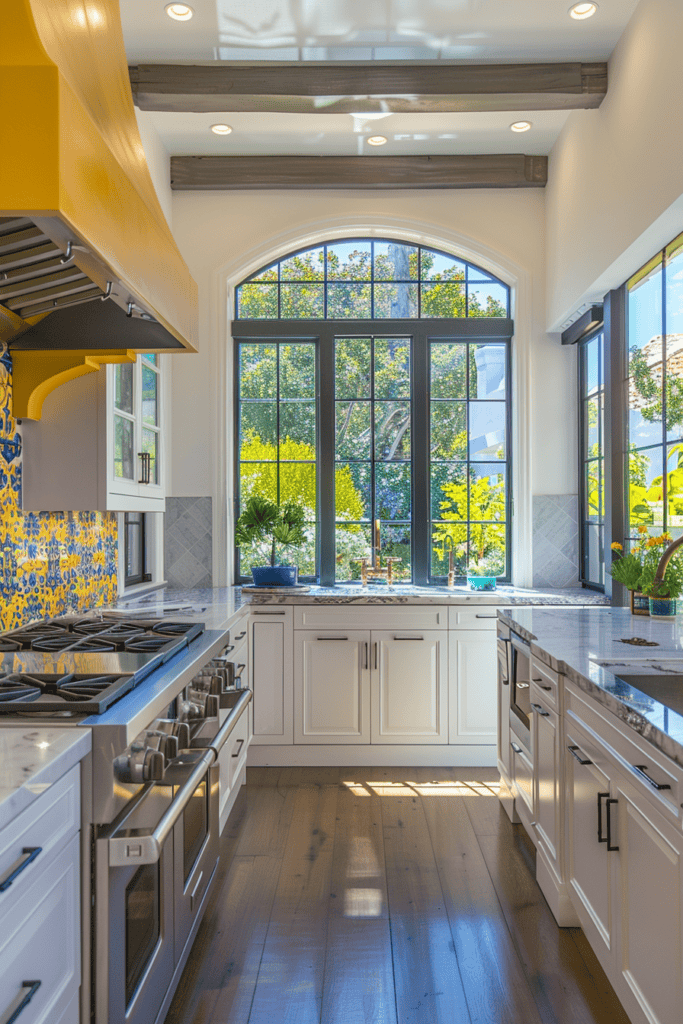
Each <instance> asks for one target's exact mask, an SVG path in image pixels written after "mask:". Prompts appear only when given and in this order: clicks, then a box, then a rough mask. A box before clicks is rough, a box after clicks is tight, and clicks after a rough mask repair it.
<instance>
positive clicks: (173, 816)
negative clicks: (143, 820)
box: [108, 689, 252, 868]
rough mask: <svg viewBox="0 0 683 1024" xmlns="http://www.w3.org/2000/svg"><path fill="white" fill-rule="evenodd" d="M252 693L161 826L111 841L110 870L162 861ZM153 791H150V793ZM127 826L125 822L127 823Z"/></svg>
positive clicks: (231, 717) (230, 717) (217, 737)
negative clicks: (183, 817)
mask: <svg viewBox="0 0 683 1024" xmlns="http://www.w3.org/2000/svg"><path fill="white" fill-rule="evenodd" d="M251 696H252V693H251V690H246V689H245V690H243V691H242V693H241V694H240V697H239V700H238V701H237V703H236V704H235V706H234V708H233V709H232V711H231V713H230V714H229V715H228V717H227V718H226V720H225V722H224V723H223V725H222V726H221V727H220V729H219V730H218V732H217V733H216V735H215V736H214V738H213V741H212V743H211V745H210V746H209V747H207V749H206V753H205V754H202V756H201V757H200V759H199V760H198V761H197V764H196V766H195V768H194V769H193V770H192V772H191V773H190V775H188V777H187V780H186V781H185V782H184V783H183V785H182V786H181V787H180V788H179V789H178V792H177V793H176V795H175V797H174V798H173V800H172V801H171V803H170V805H169V807H168V809H167V810H166V812H165V813H164V815H163V817H162V818H161V820H160V822H159V824H158V825H157V827H156V828H155V829H154V831H152V832H147V831H145V830H143V829H141V830H140V831H131V832H129V833H128V835H122V836H117V834H116V831H118V829H117V830H116V831H115V832H114V834H113V835H112V836H111V837H110V838H109V840H108V843H109V866H110V867H112V868H122V867H133V866H135V865H138V864H156V863H157V861H158V860H159V858H160V857H161V850H162V848H163V845H164V843H165V842H166V840H167V839H168V837H169V835H170V834H171V831H172V830H173V826H174V825H175V823H176V822H177V821H178V819H179V817H180V815H181V814H182V813H183V811H184V810H185V808H186V807H187V805H188V804H189V802H190V800H191V799H192V796H193V794H194V791H195V789H196V788H197V786H198V785H199V784H200V782H201V781H202V779H203V778H204V776H205V775H206V773H207V772H208V770H209V768H211V766H212V765H213V764H215V762H216V760H217V759H218V755H219V753H220V751H221V748H222V747H223V746H224V744H225V743H226V742H227V740H228V738H229V737H230V734H231V733H232V731H233V729H234V728H235V726H236V725H237V722H238V720H239V719H240V718H241V716H242V712H243V711H244V709H245V707H246V706H247V704H248V703H249V701H250V700H251ZM152 788H153V787H150V791H151V789H152ZM123 825H125V822H124V823H123Z"/></svg>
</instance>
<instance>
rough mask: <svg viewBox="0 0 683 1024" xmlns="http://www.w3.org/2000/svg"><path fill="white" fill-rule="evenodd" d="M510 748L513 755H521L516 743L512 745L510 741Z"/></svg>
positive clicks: (520, 749)
mask: <svg viewBox="0 0 683 1024" xmlns="http://www.w3.org/2000/svg"><path fill="white" fill-rule="evenodd" d="M510 746H511V747H512V749H513V750H514V752H515V754H521V753H522V748H521V747H518V746H517V744H516V743H513V742H512V741H510Z"/></svg>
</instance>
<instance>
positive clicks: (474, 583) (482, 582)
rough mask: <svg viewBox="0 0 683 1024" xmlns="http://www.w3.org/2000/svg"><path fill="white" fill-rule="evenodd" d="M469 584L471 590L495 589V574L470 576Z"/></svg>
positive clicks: (468, 578)
mask: <svg viewBox="0 0 683 1024" xmlns="http://www.w3.org/2000/svg"><path fill="white" fill-rule="evenodd" d="M467 586H468V587H469V588H470V590H495V589H496V577H495V576H468V577H467Z"/></svg>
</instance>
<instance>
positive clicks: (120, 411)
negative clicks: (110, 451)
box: [114, 363, 136, 483]
mask: <svg viewBox="0 0 683 1024" xmlns="http://www.w3.org/2000/svg"><path fill="white" fill-rule="evenodd" d="M135 370H136V366H135V365H134V364H133V363H119V364H117V365H116V366H115V367H114V476H115V477H116V479H118V480H128V481H130V482H131V483H132V482H133V481H135V461H136V460H135V377H136V374H135Z"/></svg>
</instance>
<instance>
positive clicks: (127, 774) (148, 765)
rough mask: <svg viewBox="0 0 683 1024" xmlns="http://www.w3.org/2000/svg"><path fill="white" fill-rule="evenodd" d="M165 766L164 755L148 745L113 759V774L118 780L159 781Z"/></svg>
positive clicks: (133, 781)
mask: <svg viewBox="0 0 683 1024" xmlns="http://www.w3.org/2000/svg"><path fill="white" fill-rule="evenodd" d="M165 767H166V763H165V758H164V755H163V754H162V753H161V751H159V750H154V749H152V748H150V747H148V748H146V749H143V750H134V751H133V752H132V753H131V754H124V755H123V756H122V757H117V758H116V759H115V761H114V774H115V776H116V778H117V779H118V781H119V782H132V783H134V784H136V785H139V784H140V783H142V782H161V780H162V779H163V777H164V769H165Z"/></svg>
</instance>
